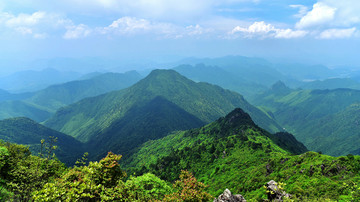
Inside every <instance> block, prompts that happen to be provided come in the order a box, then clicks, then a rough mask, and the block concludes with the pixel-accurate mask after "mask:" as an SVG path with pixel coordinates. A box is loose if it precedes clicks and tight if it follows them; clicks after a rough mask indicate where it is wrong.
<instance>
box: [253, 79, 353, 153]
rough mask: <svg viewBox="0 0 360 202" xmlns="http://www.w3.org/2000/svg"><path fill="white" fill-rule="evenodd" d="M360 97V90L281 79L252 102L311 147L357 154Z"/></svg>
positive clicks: (329, 151) (318, 149)
mask: <svg viewBox="0 0 360 202" xmlns="http://www.w3.org/2000/svg"><path fill="white" fill-rule="evenodd" d="M359 101H360V91H359V90H353V89H345V88H344V89H334V90H301V89H300V90H294V89H290V88H288V87H286V86H285V84H284V83H282V82H278V83H276V84H274V86H273V87H272V88H271V89H270V90H269V91H267V92H265V93H263V94H261V95H258V97H256V98H255V99H253V100H252V103H254V104H255V105H256V106H259V107H261V108H262V109H263V110H264V111H267V112H268V113H269V114H271V115H272V117H273V118H274V119H275V120H276V121H277V122H278V123H279V124H281V125H282V126H283V127H284V128H286V130H287V131H290V132H291V133H292V134H294V135H295V136H296V138H298V139H299V140H300V141H301V142H303V143H304V144H305V145H306V146H307V147H308V148H309V149H310V150H313V151H321V152H324V153H325V154H329V155H334V156H340V155H347V154H349V153H353V154H357V153H356V152H354V150H356V149H357V148H358V145H359V142H358V141H357V139H359V135H358V132H357V124H356V117H357V115H356V112H357V110H356V109H357V106H358V103H359Z"/></svg>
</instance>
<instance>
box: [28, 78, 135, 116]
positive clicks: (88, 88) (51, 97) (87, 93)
mask: <svg viewBox="0 0 360 202" xmlns="http://www.w3.org/2000/svg"><path fill="white" fill-rule="evenodd" d="M141 78H142V77H141V76H140V74H138V73H137V72H136V71H130V72H126V73H104V74H100V75H97V76H94V77H92V78H90V79H85V80H77V81H70V82H67V83H63V84H58V85H52V86H49V87H47V88H45V89H43V90H41V91H38V92H36V93H35V95H34V96H32V97H31V98H29V99H27V101H28V102H31V103H34V104H36V105H39V106H42V107H46V108H47V109H48V110H49V111H51V112H55V111H56V110H57V109H59V108H60V107H63V106H66V105H69V104H72V103H75V102H77V101H79V100H81V99H83V98H86V97H93V96H97V95H100V94H103V93H107V92H110V91H114V90H120V89H123V88H127V87H129V86H131V85H133V84H134V83H136V82H137V81H139V80H140V79H141Z"/></svg>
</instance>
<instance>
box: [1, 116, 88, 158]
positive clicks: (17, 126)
mask: <svg viewBox="0 0 360 202" xmlns="http://www.w3.org/2000/svg"><path fill="white" fill-rule="evenodd" d="M50 136H52V137H56V138H57V142H56V143H55V145H57V146H58V149H57V150H55V153H56V155H57V157H58V158H59V159H60V160H61V161H62V162H64V163H66V164H68V165H73V164H74V163H75V161H76V160H77V159H78V158H80V157H81V155H82V153H83V152H84V151H85V145H83V144H82V143H81V142H79V141H77V140H76V139H75V138H73V137H71V136H68V135H66V134H63V133H60V132H58V131H55V130H52V129H50V128H46V127H45V126H43V125H41V124H38V123H36V122H35V121H33V120H31V119H29V118H25V117H18V118H11V119H5V120H1V121H0V139H2V140H3V141H8V142H12V143H17V144H24V145H29V146H30V149H31V150H32V151H33V152H34V153H35V154H37V153H39V152H40V148H41V145H40V142H41V140H42V139H44V140H46V141H48V140H49V137H50Z"/></svg>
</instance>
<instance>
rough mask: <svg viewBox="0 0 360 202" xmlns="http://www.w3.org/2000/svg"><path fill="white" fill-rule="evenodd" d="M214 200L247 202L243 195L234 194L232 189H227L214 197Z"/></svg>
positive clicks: (215, 201)
mask: <svg viewBox="0 0 360 202" xmlns="http://www.w3.org/2000/svg"><path fill="white" fill-rule="evenodd" d="M214 202H246V200H245V198H244V197H243V196H242V195H240V194H237V195H232V194H231V192H230V190H228V189H225V191H224V193H222V194H220V196H219V197H218V198H215V199H214Z"/></svg>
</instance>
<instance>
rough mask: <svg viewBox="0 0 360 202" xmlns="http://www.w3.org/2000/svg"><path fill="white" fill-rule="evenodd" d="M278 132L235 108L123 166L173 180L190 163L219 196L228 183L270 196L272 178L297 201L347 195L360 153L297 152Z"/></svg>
mask: <svg viewBox="0 0 360 202" xmlns="http://www.w3.org/2000/svg"><path fill="white" fill-rule="evenodd" d="M288 135H289V136H292V135H290V134H288ZM274 136H277V137H279V136H280V137H282V136H283V134H278V135H272V134H269V133H267V132H266V131H264V130H263V129H261V128H259V127H257V126H256V125H255V124H254V123H253V122H252V120H251V118H250V116H249V115H248V114H246V113H244V112H243V111H242V110H241V109H235V110H234V111H232V112H231V113H229V114H228V115H227V116H226V117H223V118H219V119H218V120H217V121H215V122H213V123H211V124H208V125H206V126H204V127H201V128H198V129H191V130H188V131H181V132H176V133H173V134H172V135H169V136H166V137H164V138H162V139H159V140H153V141H149V142H146V143H145V144H144V145H143V146H142V147H141V149H140V150H139V151H138V152H137V153H135V154H134V155H133V156H131V158H129V159H127V160H126V161H125V164H124V168H125V169H126V170H128V172H131V173H132V172H134V173H136V175H141V174H142V173H146V172H152V173H154V174H156V175H157V176H159V177H161V178H162V179H166V180H168V181H173V180H174V179H177V174H178V173H180V171H181V170H185V169H186V170H189V171H191V172H192V173H194V174H195V177H196V178H197V179H199V180H200V181H202V182H204V183H205V184H207V185H208V188H207V191H208V192H209V193H211V194H212V195H214V196H218V195H219V194H221V193H222V192H223V190H224V188H225V187H226V188H228V189H230V190H231V192H232V193H239V194H242V195H243V196H245V198H246V199H247V200H256V201H259V200H263V199H266V198H267V197H266V194H267V193H266V191H265V189H263V185H264V184H265V183H267V182H268V181H270V180H275V181H277V182H282V183H286V184H287V185H286V186H285V188H283V189H285V190H286V192H287V193H291V194H292V196H293V199H296V201H304V200H305V201H306V200H309V201H314V200H339V199H346V198H347V197H348V196H347V195H348V194H349V192H348V191H347V190H346V186H347V185H350V184H352V183H353V182H358V180H359V179H360V173H359V168H360V167H359V165H360V164H359V162H360V157H359V156H355V157H354V156H348V157H340V158H336V157H330V156H326V155H321V154H318V153H315V152H306V153H304V154H301V155H293V154H292V153H291V152H289V151H286V150H284V148H286V145H284V144H283V145H277V144H276V143H275V142H274V141H273V140H272V139H273V138H274ZM292 138H294V137H292ZM288 139H291V138H288ZM294 140H295V141H296V139H295V138H294ZM285 142H287V143H288V141H285ZM301 145H302V144H301V143H299V142H298V146H296V149H295V150H297V151H298V152H299V153H302V152H305V151H306V148H305V147H304V146H303V145H302V146H301ZM304 148H305V150H304ZM348 199H349V198H348Z"/></svg>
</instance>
